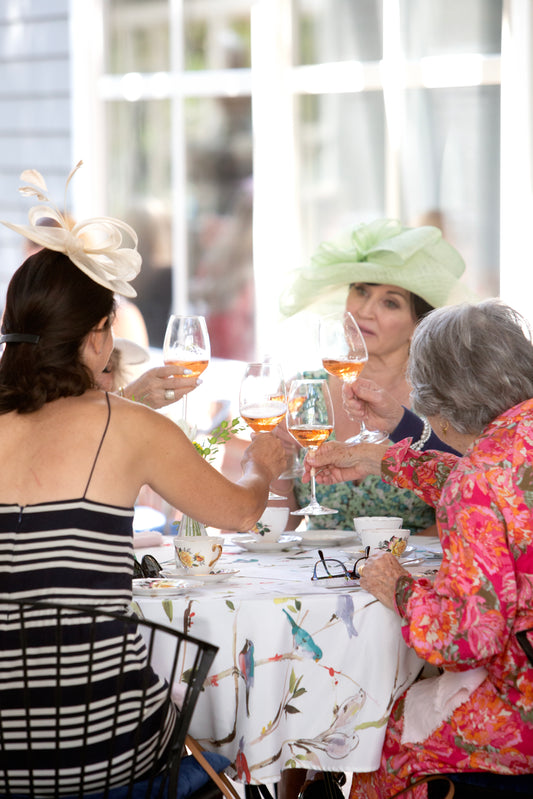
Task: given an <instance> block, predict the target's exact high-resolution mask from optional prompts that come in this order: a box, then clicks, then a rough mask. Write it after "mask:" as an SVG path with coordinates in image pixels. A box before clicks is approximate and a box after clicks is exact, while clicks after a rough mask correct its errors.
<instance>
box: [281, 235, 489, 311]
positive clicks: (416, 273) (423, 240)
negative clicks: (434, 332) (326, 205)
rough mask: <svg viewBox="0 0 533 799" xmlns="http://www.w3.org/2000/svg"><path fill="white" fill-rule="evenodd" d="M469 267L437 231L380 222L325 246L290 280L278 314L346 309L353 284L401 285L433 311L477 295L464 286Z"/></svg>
mask: <svg viewBox="0 0 533 799" xmlns="http://www.w3.org/2000/svg"><path fill="white" fill-rule="evenodd" d="M464 270H465V263H464V261H463V259H462V257H461V255H460V254H459V253H458V252H457V250H456V249H455V248H454V247H452V246H451V244H448V242H447V241H445V240H444V239H443V238H442V233H441V231H440V230H439V229H438V228H436V227H431V226H424V227H418V228H407V227H403V226H402V225H401V224H400V223H399V222H398V221H397V220H395V219H378V220H376V221H374V222H370V223H369V224H363V225H359V226H358V227H356V228H355V229H354V230H353V231H352V232H350V233H347V234H345V235H344V236H343V237H342V238H340V239H339V240H338V241H336V242H324V243H322V244H321V245H320V246H319V248H318V250H317V251H316V253H315V254H314V255H313V257H312V258H311V263H310V264H309V265H308V266H305V267H303V268H302V269H299V270H296V271H295V272H293V273H292V275H291V276H290V277H289V282H288V284H287V286H286V288H285V289H284V290H283V292H282V294H281V299H280V310H281V313H282V314H284V315H285V316H291V315H292V314H295V313H297V312H298V311H301V310H303V309H304V308H309V309H311V310H316V311H317V312H320V311H322V312H324V311H325V310H328V311H329V310H334V309H335V308H338V307H344V304H345V302H346V295H347V288H348V286H349V285H350V283H380V284H388V285H392V286H400V287H401V288H404V289H407V291H410V292H412V293H413V294H417V295H418V296H419V297H422V299H424V300H425V301H426V302H427V303H429V305H431V306H432V307H433V308H440V307H441V306H443V305H450V304H453V303H457V302H464V301H466V300H470V301H472V300H474V299H475V298H474V297H473V294H472V293H471V292H470V291H469V290H468V289H467V288H466V286H464V285H463V284H461V283H460V281H459V278H460V277H461V275H462V274H463V272H464Z"/></svg>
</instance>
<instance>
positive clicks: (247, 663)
mask: <svg viewBox="0 0 533 799" xmlns="http://www.w3.org/2000/svg"><path fill="white" fill-rule="evenodd" d="M254 665H255V664H254V644H253V641H250V639H249V638H247V639H246V641H245V643H244V646H243V648H242V649H241V651H240V652H239V669H240V671H241V674H242V677H243V680H244V685H245V687H246V715H247V716H249V715H250V688H251V687H252V686H253V684H254Z"/></svg>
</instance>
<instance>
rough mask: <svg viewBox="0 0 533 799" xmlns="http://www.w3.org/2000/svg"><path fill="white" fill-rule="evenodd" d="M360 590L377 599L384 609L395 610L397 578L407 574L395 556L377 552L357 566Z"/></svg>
mask: <svg viewBox="0 0 533 799" xmlns="http://www.w3.org/2000/svg"><path fill="white" fill-rule="evenodd" d="M358 568H359V572H360V574H361V579H360V581H359V583H360V585H361V588H364V590H365V591H368V592H369V593H370V594H373V596H375V597H376V599H379V601H380V602H382V603H383V604H384V605H385V606H386V607H388V608H390V609H391V610H394V611H395V610H396V602H395V594H396V583H397V582H398V578H399V577H402V575H404V574H409V572H408V571H406V569H404V568H403V567H402V566H400V562H399V560H398V558H397V557H396V556H395V555H392V554H391V553H390V552H379V553H376V554H374V555H371V556H370V557H369V558H368V560H366V561H361V562H360V563H359V565H358Z"/></svg>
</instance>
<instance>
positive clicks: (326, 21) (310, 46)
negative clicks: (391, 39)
mask: <svg viewBox="0 0 533 799" xmlns="http://www.w3.org/2000/svg"><path fill="white" fill-rule="evenodd" d="M381 6H382V0H295V2H294V7H295V31H296V35H297V38H296V47H295V63H296V64H320V63H327V62H329V61H351V60H353V59H355V60H357V61H379V59H380V58H381V55H382V34H381V16H382V15H381Z"/></svg>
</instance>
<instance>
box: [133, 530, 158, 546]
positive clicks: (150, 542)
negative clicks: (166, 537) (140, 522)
mask: <svg viewBox="0 0 533 799" xmlns="http://www.w3.org/2000/svg"><path fill="white" fill-rule="evenodd" d="M162 546H163V536H162V535H161V533H158V532H156V531H155V530H142V531H140V532H138V533H133V548H134V549H144V547H162Z"/></svg>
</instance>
